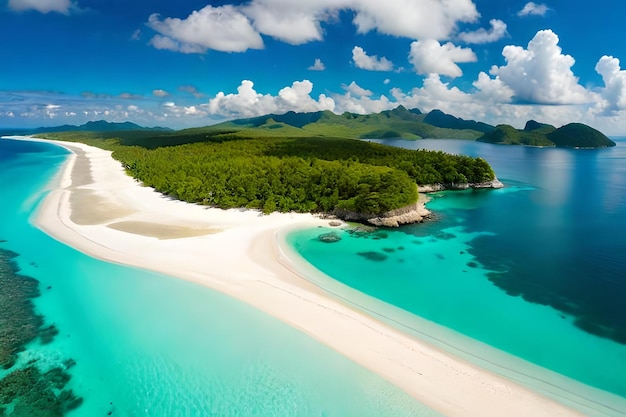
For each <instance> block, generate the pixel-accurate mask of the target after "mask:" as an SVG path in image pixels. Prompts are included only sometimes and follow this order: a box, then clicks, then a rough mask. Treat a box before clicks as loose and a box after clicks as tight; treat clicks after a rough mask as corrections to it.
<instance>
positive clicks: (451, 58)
mask: <svg viewBox="0 0 626 417" xmlns="http://www.w3.org/2000/svg"><path fill="white" fill-rule="evenodd" d="M409 61H410V62H411V63H412V64H413V67H414V68H415V71H416V72H417V73H418V74H423V75H426V74H440V75H447V76H449V77H452V78H456V77H460V76H461V75H463V71H461V68H460V67H459V66H458V65H456V64H457V63H463V62H476V55H475V54H474V52H473V51H472V50H471V49H469V48H461V47H460V46H454V45H453V44H452V43H451V42H448V43H446V44H444V45H441V44H440V43H439V42H438V41H436V40H434V39H425V40H420V41H415V42H413V43H411V51H410V52H409Z"/></svg>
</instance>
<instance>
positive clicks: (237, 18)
mask: <svg viewBox="0 0 626 417" xmlns="http://www.w3.org/2000/svg"><path fill="white" fill-rule="evenodd" d="M148 26H149V27H150V28H151V29H153V30H155V31H156V32H158V33H159V34H160V35H156V36H155V37H154V38H152V40H151V42H150V43H151V44H152V45H153V46H154V47H155V48H157V49H169V50H172V51H179V52H184V53H203V52H206V51H207V50H208V49H214V50H217V51H225V52H244V51H246V50H248V49H250V48H252V49H261V48H263V39H261V36H260V35H259V33H258V32H257V31H256V30H255V29H254V28H253V27H252V24H251V22H250V21H249V20H248V18H247V17H246V16H245V15H244V14H243V13H241V12H240V11H239V10H238V9H237V8H236V7H234V6H230V5H226V6H219V7H213V6H206V7H204V8H203V9H200V10H198V11H194V12H193V13H191V14H190V15H189V16H188V17H187V18H185V19H178V18H170V17H168V18H165V19H161V18H160V16H159V15H158V14H153V15H151V16H150V18H149V19H148Z"/></svg>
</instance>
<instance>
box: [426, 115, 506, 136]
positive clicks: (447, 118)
mask: <svg viewBox="0 0 626 417" xmlns="http://www.w3.org/2000/svg"><path fill="white" fill-rule="evenodd" d="M424 122H425V123H428V124H431V125H433V126H436V127H442V128H447V129H459V130H463V129H467V130H476V131H479V132H483V133H489V132H493V130H494V129H495V128H494V127H493V126H491V125H488V124H487V123H483V122H476V121H474V120H463V119H460V118H458V117H455V116H452V115H451V114H446V113H444V112H442V111H441V110H433V111H431V112H430V113H428V114H427V115H426V117H425V118H424Z"/></svg>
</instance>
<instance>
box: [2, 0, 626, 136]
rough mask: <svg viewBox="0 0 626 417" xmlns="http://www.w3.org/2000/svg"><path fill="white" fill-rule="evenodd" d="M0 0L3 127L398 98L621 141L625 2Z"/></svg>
mask: <svg viewBox="0 0 626 417" xmlns="http://www.w3.org/2000/svg"><path fill="white" fill-rule="evenodd" d="M0 1H1V2H0V39H2V41H1V42H0V50H1V52H2V57H3V60H2V62H0V127H34V126H53V125H60V124H66V123H69V124H82V123H85V122H86V121H89V120H100V119H105V120H109V121H126V120H130V121H133V122H136V123H139V124H142V125H145V126H156V125H160V126H169V127H174V128H183V127H192V126H202V125H208V124H214V123H217V122H220V121H223V120H227V119H233V118H239V117H250V116H255V115H261V114H267V113H283V112H286V111H289V110H294V111H316V110H326V109H327V110H332V111H334V112H336V113H342V112H344V111H351V112H356V113H371V112H378V111H381V110H385V109H390V108H394V107H396V106H398V105H400V104H402V105H404V106H405V107H409V108H413V107H417V108H419V109H420V110H422V111H430V110H432V109H435V108H439V109H442V110H444V111H446V112H449V113H452V114H455V115H457V116H459V117H463V118H471V119H479V120H482V121H485V122H488V123H492V124H498V123H509V124H512V125H514V126H516V127H523V125H524V123H525V122H526V121H527V120H529V119H535V120H538V121H542V122H548V123H553V124H555V125H558V126H560V125H562V124H565V123H568V122H571V121H579V122H584V123H588V124H590V125H592V126H594V127H596V128H598V129H600V130H602V131H604V132H605V133H607V134H611V135H626V69H622V65H623V66H624V67H625V68H626V43H624V42H622V40H623V39H624V38H626V27H625V26H624V25H623V22H622V21H621V20H622V19H623V18H624V16H626V2H623V1H622V0H596V1H594V2H590V1H583V0H581V1H576V2H572V1H571V0H546V1H545V2H527V1H524V0H520V1H518V0H510V1H494V0H473V1H472V0H385V1H381V0H249V1H226V0H222V1H206V0H204V1H200V0H185V1H173V0H0ZM620 60H621V61H622V62H623V63H624V64H622V63H620Z"/></svg>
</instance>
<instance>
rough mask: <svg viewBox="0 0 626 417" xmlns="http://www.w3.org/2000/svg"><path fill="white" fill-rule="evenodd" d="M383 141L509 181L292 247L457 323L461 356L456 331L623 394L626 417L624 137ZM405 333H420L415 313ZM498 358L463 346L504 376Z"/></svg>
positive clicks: (417, 310) (452, 325)
mask: <svg viewBox="0 0 626 417" xmlns="http://www.w3.org/2000/svg"><path fill="white" fill-rule="evenodd" d="M375 142H379V143H384V144H388V145H392V146H399V147H405V148H410V149H417V148H420V149H433V150H442V151H445V152H449V153H454V154H463V155H470V156H479V157H482V158H484V159H486V160H487V161H488V162H489V163H490V164H491V165H492V166H493V168H494V170H495V171H496V174H497V176H498V178H499V179H500V180H502V182H503V183H504V184H505V185H506V187H505V188H504V189H500V190H475V191H473V190H470V191H449V192H439V193H432V194H430V197H431V199H432V200H431V201H430V202H429V203H428V204H427V207H428V208H429V209H431V210H432V212H433V219H432V220H429V221H427V222H425V223H423V224H418V225H412V226H404V227H401V228H399V229H385V230H377V231H373V232H367V231H355V230H352V229H346V230H343V231H337V230H335V232H336V233H339V235H340V237H341V238H342V239H341V240H340V241H339V242H336V243H324V242H322V241H320V240H319V239H318V236H319V235H320V234H322V233H327V232H329V230H326V229H320V230H304V231H299V232H296V233H293V234H291V235H290V236H288V241H289V242H290V244H291V245H292V246H293V247H294V248H295V249H296V251H297V252H298V253H299V254H300V255H301V256H302V257H304V258H305V259H306V260H308V261H309V262H310V263H311V264H313V265H314V266H315V267H317V268H318V269H320V270H321V271H323V272H325V273H326V274H327V275H328V276H331V277H333V278H334V279H335V280H337V281H340V282H341V283H344V284H346V285H347V286H349V287H351V288H355V289H358V290H359V291H361V292H363V293H365V294H367V295H370V296H372V297H373V298H375V299H377V300H382V301H384V302H386V303H388V304H391V305H393V306H396V307H399V308H400V309H401V310H402V311H405V312H410V313H412V314H415V315H417V316H419V317H421V318H424V319H426V320H427V321H429V322H432V323H436V324H437V325H440V326H441V328H442V329H443V330H452V331H453V332H452V336H450V337H448V336H445V337H444V336H442V338H443V339H445V340H444V341H443V342H442V345H444V346H443V347H444V348H448V349H449V350H451V351H453V352H456V353H458V351H460V350H464V349H465V348H464V347H462V346H461V345H462V344H463V343H464V342H462V341H461V342H458V341H456V342H455V341H454V334H455V333H456V334H462V335H465V336H469V337H470V338H472V339H474V340H477V341H480V342H482V343H485V344H487V345H489V346H492V347H496V348H497V349H499V350H502V351H504V352H507V353H509V354H511V355H512V356H513V357H515V359H517V358H521V359H523V360H524V361H528V362H531V363H533V364H536V365H539V366H540V367H543V368H547V369H549V370H551V371H554V372H555V375H556V376H554V375H553V376H552V377H551V378H552V379H551V380H550V381H558V375H565V376H567V377H568V378H571V379H573V380H576V381H578V382H582V383H583V384H585V385H588V386H591V387H595V388H598V389H599V390H601V391H604V392H610V393H612V394H614V395H615V396H616V397H615V398H616V399H617V402H616V403H615V405H614V408H615V410H616V412H617V415H626V402H624V401H623V400H625V399H626V139H619V138H618V139H617V142H618V146H617V147H614V148H608V149H597V150H587V149H554V148H534V147H520V146H518V147H516V146H502V145H492V144H485V143H479V142H470V141H458V140H420V141H405V140H376V141H375ZM357 304H358V303H357ZM367 308H368V310H369V309H371V308H370V307H367ZM381 316H382V314H381ZM392 322H395V320H392ZM396 324H397V323H396ZM399 327H401V328H405V329H407V328H413V327H415V328H419V326H418V325H416V326H413V325H412V324H411V320H410V319H405V320H404V321H402V323H401V325H400V326H399ZM418 333H419V331H418ZM444 333H445V332H444ZM490 355H492V353H489V351H487V353H485V352H483V351H481V348H480V346H479V347H476V348H475V349H474V350H473V351H471V352H468V357H469V359H471V360H473V359H475V360H476V362H478V363H481V361H482V362H483V364H486V365H487V366H491V367H492V368H493V369H494V371H496V372H500V371H502V370H503V368H507V367H508V365H502V364H503V363H507V362H506V361H507V360H506V359H504V360H502V361H501V362H498V361H495V360H494V362H498V363H496V364H492V363H489V362H491V359H490V357H491V356H490ZM473 356H475V357H474V358H472V357H473ZM519 363H521V364H522V365H520V366H522V367H523V364H524V362H523V361H519ZM492 365H493V366H492ZM537 372H538V374H537V375H541V370H539V371H537ZM503 373H504V374H506V373H507V372H503ZM524 378H525V377H520V379H524ZM533 378H534V377H531V378H529V380H530V379H533ZM537 378H543V376H541V377H537ZM527 383H528V385H533V384H534V381H532V380H531V381H530V382H528V381H527ZM552 383H553V382H550V383H549V384H548V385H550V384H552ZM553 384H554V385H561V382H554V383H553ZM565 385H567V383H566V382H564V383H563V386H565ZM544 388H545V387H544ZM547 389H548V390H549V389H550V388H549V387H548V388H547ZM590 395H591V394H590ZM591 396H593V395H591ZM590 398H591V397H590Z"/></svg>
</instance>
